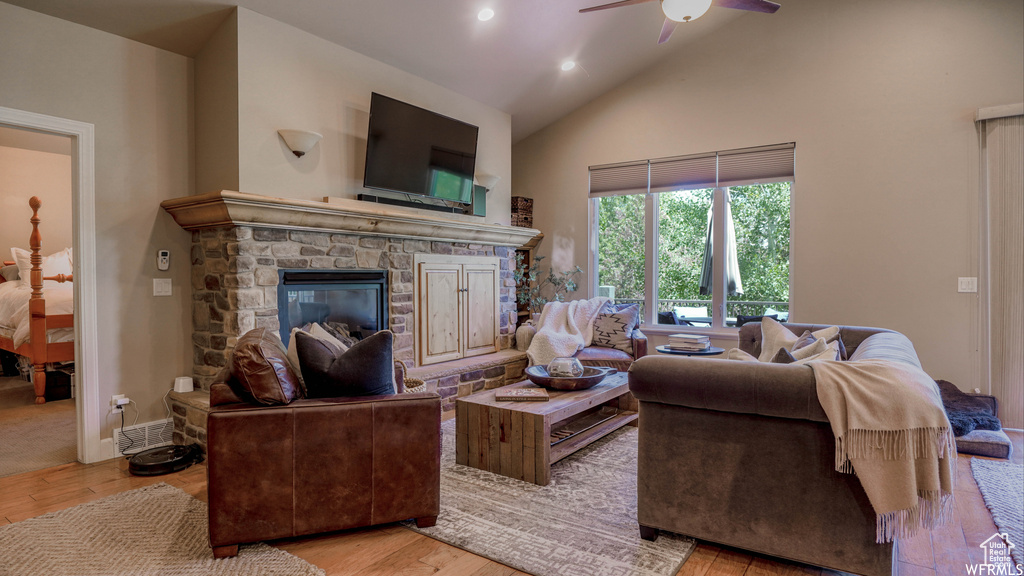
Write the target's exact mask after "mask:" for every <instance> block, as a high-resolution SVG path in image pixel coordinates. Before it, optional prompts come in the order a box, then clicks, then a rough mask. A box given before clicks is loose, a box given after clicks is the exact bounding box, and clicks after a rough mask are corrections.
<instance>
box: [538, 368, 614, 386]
mask: <svg viewBox="0 0 1024 576" xmlns="http://www.w3.org/2000/svg"><path fill="white" fill-rule="evenodd" d="M615 372H616V370H615V368H595V367H593V366H584V367H583V375H582V376H548V370H547V368H545V367H544V366H530V367H529V368H527V369H526V377H527V378H529V379H530V382H533V383H534V384H536V385H538V386H543V387H544V388H550V389H552V390H586V389H587V388H591V387H593V386H596V385H597V384H598V383H599V382H600V381H601V380H604V377H605V376H607V375H609V374H614V373H615Z"/></svg>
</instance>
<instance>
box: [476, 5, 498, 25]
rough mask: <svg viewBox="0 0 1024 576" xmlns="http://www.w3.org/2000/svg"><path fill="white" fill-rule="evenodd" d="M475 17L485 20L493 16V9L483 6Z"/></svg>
mask: <svg viewBox="0 0 1024 576" xmlns="http://www.w3.org/2000/svg"><path fill="white" fill-rule="evenodd" d="M476 17H477V18H478V19H479V20H480V21H481V22H487V21H488V20H490V19H491V18H494V10H491V9H490V8H484V9H483V10H481V11H480V12H479V13H478V14H477V15H476Z"/></svg>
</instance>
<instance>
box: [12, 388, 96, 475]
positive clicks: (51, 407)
mask: <svg viewBox="0 0 1024 576" xmlns="http://www.w3.org/2000/svg"><path fill="white" fill-rule="evenodd" d="M3 380H5V381H6V382H4V384H5V386H4V388H3V390H0V406H2V408H0V478H2V477H4V476H11V475H12V474H21V473H23V472H30V471H32V470H42V469H43V468H51V467H53V466H59V465H61V464H67V463H68V462H74V461H75V460H77V459H78V447H77V445H76V432H75V401H74V400H60V401H57V402H47V403H46V404H36V403H35V392H34V391H33V389H32V385H31V384H29V383H28V382H25V381H24V380H21V379H15V378H4V379H3ZM8 382H13V383H15V384H17V385H16V386H6V384H7V383H8Z"/></svg>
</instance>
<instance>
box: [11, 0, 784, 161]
mask: <svg viewBox="0 0 1024 576" xmlns="http://www.w3.org/2000/svg"><path fill="white" fill-rule="evenodd" d="M4 1H6V2H8V3H10V4H15V5H17V6H22V7H24V8H28V9H31V10H35V11H38V12H42V13H45V14H50V15H52V16H56V17H58V18H62V19H65V20H70V21H72V22H77V23H80V24H84V25H86V26H90V27H93V28H97V29H100V30H104V31H107V32H111V33H113V34H117V35H120V36H124V37H126V38H131V39H133V40H138V41H140V42H143V43H146V44H150V45H153V46H157V47H159V48H164V49H166V50H169V51H172V52H176V53H178V54H182V55H185V56H194V55H195V54H196V53H197V52H198V51H199V49H200V48H201V47H202V45H203V44H204V43H205V41H206V39H207V38H209V36H210V34H212V33H213V31H214V30H215V29H216V28H217V26H219V25H220V23H221V22H222V21H223V20H224V18H225V17H226V16H227V15H228V14H229V13H230V11H231V8H232V7H233V6H234V5H236V4H237V5H239V6H242V7H245V8H248V9H250V10H253V11H255V12H259V13H261V14H263V15H265V16H269V17H270V18H273V19H275V20H278V21H280V22H284V23H286V24H290V25H292V26H295V27H296V28H299V29H302V30H305V31H307V32H309V33H311V34H314V35H316V36H319V37H321V38H324V39H326V40H329V41H331V42H334V43H336V44H339V45H341V46H345V47H346V48H349V49H352V50H355V51H356V52H360V53H362V54H365V55H367V56H369V57H371V58H374V59H376V60H380V61H382V62H385V63H387V64H390V65H392V66H395V67H397V68H400V69H402V70H405V71H407V72H410V73H412V74H415V75H416V76H419V77H421V78H425V79H427V80H430V81H432V82H435V83H437V84H439V85H441V86H444V87H446V88H448V89H450V90H453V91H455V92H458V93H460V94H463V95H465V96H469V97H470V98H473V99H475V100H478V101H480V102H482V103H484V104H487V105H489V106H492V107H494V108H497V109H499V110H503V111H505V112H507V113H509V114H511V115H512V139H513V142H518V141H519V140H521V139H523V138H525V137H526V136H528V135H530V134H532V133H533V132H535V131H537V130H539V129H541V128H543V127H544V126H546V125H548V124H550V123H551V122H554V121H555V120H557V119H559V118H561V117H562V116H564V115H566V114H568V113H569V112H571V111H572V110H574V109H576V108H578V107H580V106H582V105H583V104H585V103H587V102H589V101H590V100H593V99H594V98H596V97H597V96H599V95H601V94H603V93H604V92H606V91H608V90H610V89H612V88H614V87H615V86H618V85H620V84H622V83H623V82H626V81H627V80H628V79H629V78H631V77H633V76H634V75H636V74H637V73H639V72H640V71H641V70H643V69H645V68H647V67H649V66H651V65H653V64H654V63H655V62H657V61H658V60H660V59H662V58H664V57H665V56H666V55H668V54H674V53H678V52H680V51H684V50H686V46H687V45H688V44H689V43H692V42H697V41H699V39H700V38H701V37H703V36H704V35H706V34H709V33H711V32H713V31H718V30H721V29H723V28H725V27H727V26H728V24H729V23H730V22H731V21H732V20H734V19H735V18H772V16H771V15H766V14H756V13H748V12H740V11H736V10H729V9H726V8H716V7H713V8H711V10H710V11H709V12H708V13H707V14H706V15H705V16H703V17H702V18H700V19H698V20H695V21H694V22H691V23H687V24H684V25H680V26H679V27H678V28H677V29H676V32H675V34H674V35H673V37H672V39H671V40H670V41H669V42H667V43H666V44H663V45H661V46H659V45H658V44H657V39H658V34H659V32H660V31H661V24H662V22H663V16H662V13H661V9H660V6H659V5H658V3H656V2H651V3H648V4H640V5H634V6H627V7H622V8H617V9H614V10H605V11H599V12H593V13H588V14H579V13H578V12H577V11H578V10H579V9H580V8H585V7H587V6H592V5H595V4H603V3H606V2H608V1H610V0H593V1H591V0H404V1H400V0H228V2H224V1H219V0H4ZM484 7H491V8H493V9H494V11H495V13H496V15H495V16H494V18H493V19H492V20H490V21H488V22H480V21H479V20H478V19H477V17H476V15H477V12H479V11H480V9H482V8H484ZM782 10H785V7H783V8H782ZM566 59H573V60H576V61H577V62H578V63H579V64H580V66H581V67H582V68H580V67H578V68H576V69H575V70H573V71H570V72H562V71H561V70H560V69H559V65H560V64H561V63H562V62H563V61H564V60H566Z"/></svg>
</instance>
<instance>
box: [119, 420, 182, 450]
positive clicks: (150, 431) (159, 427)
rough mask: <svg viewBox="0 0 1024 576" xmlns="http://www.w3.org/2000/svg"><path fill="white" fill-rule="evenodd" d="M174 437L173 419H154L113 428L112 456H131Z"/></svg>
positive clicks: (165, 443)
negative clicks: (134, 424) (144, 422)
mask: <svg viewBox="0 0 1024 576" xmlns="http://www.w3.org/2000/svg"><path fill="white" fill-rule="evenodd" d="M173 439H174V420H156V421H154V422H147V423H146V424H138V425H136V426H125V427H124V428H115V429H114V456H131V455H132V454H136V453H138V452H141V451H143V450H146V449H149V448H155V447H157V446H166V445H167V444H170V443H171V442H172V441H173Z"/></svg>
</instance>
